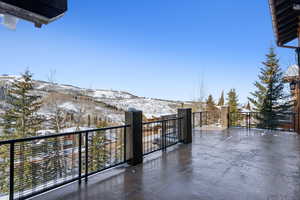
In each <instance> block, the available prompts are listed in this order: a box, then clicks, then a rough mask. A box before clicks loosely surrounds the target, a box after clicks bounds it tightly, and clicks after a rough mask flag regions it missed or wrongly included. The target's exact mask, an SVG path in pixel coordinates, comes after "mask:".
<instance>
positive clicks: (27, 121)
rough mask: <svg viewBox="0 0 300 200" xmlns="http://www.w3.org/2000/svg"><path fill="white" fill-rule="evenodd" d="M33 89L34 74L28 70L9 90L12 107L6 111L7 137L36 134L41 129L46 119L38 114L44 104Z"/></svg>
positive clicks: (4, 118) (4, 123)
mask: <svg viewBox="0 0 300 200" xmlns="http://www.w3.org/2000/svg"><path fill="white" fill-rule="evenodd" d="M32 91H33V81H32V74H31V73H30V72H29V71H28V70H26V71H25V73H24V74H22V77H21V79H19V80H15V81H14V82H13V83H12V86H11V87H10V88H9V90H8V98H7V99H8V100H7V103H8V104H9V107H10V109H8V110H6V112H5V113H4V115H3V124H2V126H3V128H4V133H5V137H6V138H7V139H12V138H24V137H29V136H36V132H37V131H38V130H39V129H40V127H41V124H42V122H43V120H44V119H43V118H42V117H41V115H39V114H38V110H39V109H40V108H41V106H42V101H41V96H38V95H35V94H33V93H32Z"/></svg>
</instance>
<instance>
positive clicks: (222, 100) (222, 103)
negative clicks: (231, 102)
mask: <svg viewBox="0 0 300 200" xmlns="http://www.w3.org/2000/svg"><path fill="white" fill-rule="evenodd" d="M224 103H225V100H224V91H222V94H221V97H220V99H219V102H218V106H224Z"/></svg>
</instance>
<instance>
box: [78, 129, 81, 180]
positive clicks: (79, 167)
mask: <svg viewBox="0 0 300 200" xmlns="http://www.w3.org/2000/svg"><path fill="white" fill-rule="evenodd" d="M78 137H79V138H78V139H79V149H78V159H79V166H78V180H79V183H81V169H82V155H81V154H82V136H81V133H80V134H78Z"/></svg>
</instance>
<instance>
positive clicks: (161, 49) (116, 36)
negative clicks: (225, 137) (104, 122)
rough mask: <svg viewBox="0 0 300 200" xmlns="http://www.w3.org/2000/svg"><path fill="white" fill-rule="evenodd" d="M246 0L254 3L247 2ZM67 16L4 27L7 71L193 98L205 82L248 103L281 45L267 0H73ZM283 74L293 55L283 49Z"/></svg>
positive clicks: (2, 58) (0, 55)
mask: <svg viewBox="0 0 300 200" xmlns="http://www.w3.org/2000/svg"><path fill="white" fill-rule="evenodd" d="M246 2H247V3H246ZM69 4H70V5H69V11H68V12H67V14H66V16H65V17H63V18H62V19H60V20H58V21H56V22H54V23H52V24H50V25H47V26H44V27H43V28H42V29H36V28H34V27H33V25H32V24H30V23H28V22H24V21H21V22H20V23H19V24H18V26H17V30H16V31H10V30H7V29H5V28H4V27H0V38H1V39H0V40H1V48H0V69H1V70H0V74H5V73H6V74H19V73H20V72H22V71H24V69H25V68H27V67H29V69H30V70H31V71H32V72H33V73H34V75H35V78H36V79H42V80H47V75H48V74H49V71H50V70H51V69H55V70H56V79H57V81H58V82H59V83H66V84H73V85H77V86H81V87H86V88H93V89H96V88H100V89H115V90H125V91H129V92H132V93H134V94H136V95H139V96H146V97H156V98H165V99H178V100H192V99H195V98H197V97H198V96H199V94H198V93H199V92H198V91H199V88H200V82H201V81H203V83H204V88H205V91H206V94H207V95H208V94H210V93H211V94H213V95H214V97H215V98H219V96H220V93H221V91H222V90H225V92H228V90H229V89H230V88H236V90H237V91H238V94H239V97H240V100H241V103H244V102H245V101H246V97H247V96H248V95H249V92H250V91H252V90H253V89H254V88H253V82H254V81H255V80H256V79H257V74H258V71H259V67H260V66H261V61H263V60H264V58H265V54H266V52H267V51H268V48H269V47H270V46H271V45H272V44H273V43H274V34H273V31H272V25H271V17H270V13H269V8H268V3H267V0H263V1H262V0H252V1H238V0H227V1H220V0H210V1H199V0H187V1H181V0H151V1H149V0H129V1H124V0H110V1H98V0H89V1H72V0H69ZM277 53H278V54H279V57H280V59H281V66H282V68H283V69H286V67H287V66H288V65H289V64H293V63H294V62H295V56H294V52H293V51H292V50H288V49H277Z"/></svg>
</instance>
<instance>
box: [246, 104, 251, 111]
mask: <svg viewBox="0 0 300 200" xmlns="http://www.w3.org/2000/svg"><path fill="white" fill-rule="evenodd" d="M245 108H246V109H247V110H249V111H250V110H251V105H250V102H248V103H247V105H246V107H245Z"/></svg>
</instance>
